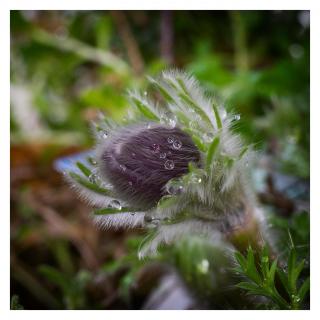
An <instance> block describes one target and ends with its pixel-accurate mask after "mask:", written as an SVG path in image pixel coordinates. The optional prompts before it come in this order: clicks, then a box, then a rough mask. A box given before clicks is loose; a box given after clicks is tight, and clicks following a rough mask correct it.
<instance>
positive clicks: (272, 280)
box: [268, 260, 277, 284]
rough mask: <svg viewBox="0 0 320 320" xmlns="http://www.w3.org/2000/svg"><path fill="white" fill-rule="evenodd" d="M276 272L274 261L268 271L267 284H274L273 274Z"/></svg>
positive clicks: (275, 262)
mask: <svg viewBox="0 0 320 320" xmlns="http://www.w3.org/2000/svg"><path fill="white" fill-rule="evenodd" d="M276 270H277V260H274V261H273V262H272V265H271V268H270V271H269V277H268V278H269V279H268V281H269V284H272V283H274V277H275V274H276Z"/></svg>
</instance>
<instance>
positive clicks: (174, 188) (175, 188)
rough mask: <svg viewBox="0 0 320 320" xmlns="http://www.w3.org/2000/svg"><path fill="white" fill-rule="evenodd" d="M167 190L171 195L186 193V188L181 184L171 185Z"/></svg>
mask: <svg viewBox="0 0 320 320" xmlns="http://www.w3.org/2000/svg"><path fill="white" fill-rule="evenodd" d="M166 190H167V192H168V193H169V194H172V195H176V194H181V193H182V192H183V191H184V188H183V186H182V185H179V184H169V185H167V186H166Z"/></svg>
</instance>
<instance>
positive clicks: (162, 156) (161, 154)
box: [159, 152, 167, 159]
mask: <svg viewBox="0 0 320 320" xmlns="http://www.w3.org/2000/svg"><path fill="white" fill-rule="evenodd" d="M166 156H167V154H166V153H165V152H162V153H160V155H159V158H160V159H165V158H166Z"/></svg>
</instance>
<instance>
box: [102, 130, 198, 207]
mask: <svg viewBox="0 0 320 320" xmlns="http://www.w3.org/2000/svg"><path fill="white" fill-rule="evenodd" d="M98 158H99V165H100V171H101V174H102V176H103V177H105V178H106V180H108V181H109V182H111V183H112V184H113V187H114V192H115V193H116V194H117V196H118V197H119V198H120V199H123V200H125V201H127V202H128V203H129V204H131V205H133V206H136V207H141V208H144V209H145V208H150V207H152V206H154V205H155V204H156V202H157V201H158V200H159V199H160V198H161V197H162V196H163V195H164V194H166V191H165V190H164V186H165V185H166V183H167V182H168V181H169V180H170V179H172V178H177V177H180V176H182V175H183V174H185V173H187V172H188V164H189V162H193V163H195V164H196V165H199V164H200V152H199V150H198V149H197V147H196V146H195V145H194V143H193V142H192V140H191V138H190V136H189V135H188V134H186V133H184V132H183V131H182V130H181V129H179V128H177V127H176V128H168V127H165V126H162V125H158V124H153V125H151V126H150V125H149V126H148V128H147V127H146V126H145V124H143V125H140V126H130V127H126V128H122V129H120V131H118V132H116V133H115V134H114V135H113V136H112V137H110V138H109V139H107V140H106V141H104V142H103V143H102V144H101V145H100V146H99V147H98Z"/></svg>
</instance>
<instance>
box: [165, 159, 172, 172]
mask: <svg viewBox="0 0 320 320" xmlns="http://www.w3.org/2000/svg"><path fill="white" fill-rule="evenodd" d="M164 167H165V168H166V169H167V170H172V169H173V168H174V162H173V161H172V160H167V161H166V162H165V163H164Z"/></svg>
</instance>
